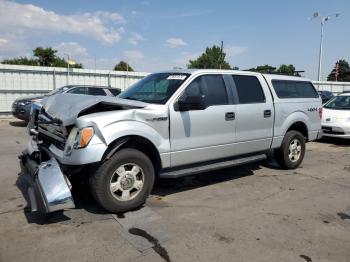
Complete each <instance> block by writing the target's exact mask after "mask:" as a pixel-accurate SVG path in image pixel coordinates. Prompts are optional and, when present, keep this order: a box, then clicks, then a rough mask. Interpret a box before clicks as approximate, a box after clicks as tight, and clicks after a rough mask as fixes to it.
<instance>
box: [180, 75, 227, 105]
mask: <svg viewBox="0 0 350 262" xmlns="http://www.w3.org/2000/svg"><path fill="white" fill-rule="evenodd" d="M186 95H190V96H197V95H205V103H206V106H212V105H227V104H228V96H227V90H226V86H225V82H224V80H223V78H222V75H203V76H199V77H197V78H196V79H195V80H193V81H192V82H191V84H190V85H189V86H188V87H187V88H186Z"/></svg>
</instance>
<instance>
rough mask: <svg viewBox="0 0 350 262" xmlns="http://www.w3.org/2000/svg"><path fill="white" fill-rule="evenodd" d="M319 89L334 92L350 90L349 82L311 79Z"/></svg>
mask: <svg viewBox="0 0 350 262" xmlns="http://www.w3.org/2000/svg"><path fill="white" fill-rule="evenodd" d="M313 84H314V85H315V87H316V88H317V90H319V91H324V90H325V91H331V92H333V93H335V94H339V93H342V92H344V91H350V82H331V81H329V82H328V81H313Z"/></svg>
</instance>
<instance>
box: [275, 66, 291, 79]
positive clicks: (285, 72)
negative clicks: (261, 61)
mask: <svg viewBox="0 0 350 262" xmlns="http://www.w3.org/2000/svg"><path fill="white" fill-rule="evenodd" d="M276 72H277V73H278V74H282V75H290V76H293V75H295V67H294V66H293V65H291V64H289V65H285V64H283V65H281V66H280V67H279V68H278V69H277V70H276Z"/></svg>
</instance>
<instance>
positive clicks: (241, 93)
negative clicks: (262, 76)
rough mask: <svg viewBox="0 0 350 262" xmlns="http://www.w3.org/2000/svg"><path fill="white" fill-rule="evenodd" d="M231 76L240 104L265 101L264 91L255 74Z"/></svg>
mask: <svg viewBox="0 0 350 262" xmlns="http://www.w3.org/2000/svg"><path fill="white" fill-rule="evenodd" d="M232 77H233V81H234V82H235V85H236V89H237V93H238V98H239V103H240V104H254V103H265V101H266V100H265V95H264V91H263V90H262V87H261V85H260V81H259V80H258V79H257V78H256V77H255V76H244V75H233V76H232Z"/></svg>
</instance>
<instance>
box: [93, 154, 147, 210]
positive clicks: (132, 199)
mask: <svg viewBox="0 0 350 262" xmlns="http://www.w3.org/2000/svg"><path fill="white" fill-rule="evenodd" d="M153 184H154V168H153V165H152V162H151V161H150V160H149V158H148V157H147V156H146V155H145V154H143V153H142V152H140V151H138V150H136V149H123V150H121V151H119V152H117V153H116V154H114V155H113V157H112V158H111V159H109V160H107V161H106V162H104V163H103V164H102V165H101V166H100V167H99V168H98V169H97V171H96V173H95V174H94V175H93V176H92V178H91V181H90V187H91V191H92V194H93V196H94V198H95V200H96V201H97V202H98V203H99V204H100V205H101V206H102V207H103V208H105V209H107V210H108V211H110V212H113V213H118V212H124V211H128V210H132V209H135V208H137V207H139V206H141V205H142V204H143V203H144V202H145V201H146V198H147V197H148V195H149V194H150V192H151V190H152V187H153Z"/></svg>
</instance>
